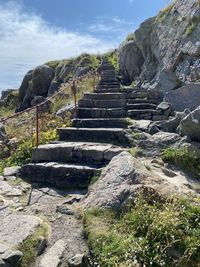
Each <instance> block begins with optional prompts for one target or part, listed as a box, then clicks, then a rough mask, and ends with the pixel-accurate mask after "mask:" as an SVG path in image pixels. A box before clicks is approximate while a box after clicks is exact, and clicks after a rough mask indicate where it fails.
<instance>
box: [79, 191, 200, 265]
mask: <svg viewBox="0 0 200 267" xmlns="http://www.w3.org/2000/svg"><path fill="white" fill-rule="evenodd" d="M199 204H200V200H196V202H191V201H189V200H185V199H171V200H167V201H165V202H163V201H158V200H157V199H156V200H155V201H152V198H150V197H149V198H147V197H144V196H143V194H141V195H140V196H139V197H138V198H137V199H136V200H135V202H134V203H133V205H130V207H129V209H128V210H126V211H121V212H120V213H115V212H114V211H110V210H104V209H93V210H90V211H87V212H86V214H85V217H84V226H85V230H86V234H87V237H88V244H89V247H90V249H91V251H92V254H93V255H94V258H95V260H96V261H97V262H98V264H99V265H100V266H102V267H119V266H123V267H128V266H153V267H159V266H165V267H172V266H174V267H178V266H179V267H186V266H187V267H188V266H190V267H198V266H199V264H200V240H199V234H200V205H199Z"/></svg>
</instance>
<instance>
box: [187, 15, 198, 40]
mask: <svg viewBox="0 0 200 267" xmlns="http://www.w3.org/2000/svg"><path fill="white" fill-rule="evenodd" d="M199 23H200V18H199V17H197V16H194V17H192V18H190V19H189V22H188V26H187V28H186V30H185V33H184V36H186V37H188V36H190V35H191V34H192V33H193V31H194V30H195V29H196V28H197V25H198V24H199Z"/></svg>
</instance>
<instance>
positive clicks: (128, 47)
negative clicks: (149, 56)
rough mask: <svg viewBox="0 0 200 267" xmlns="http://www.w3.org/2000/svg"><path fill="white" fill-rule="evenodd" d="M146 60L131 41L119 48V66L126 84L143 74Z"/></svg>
mask: <svg viewBox="0 0 200 267" xmlns="http://www.w3.org/2000/svg"><path fill="white" fill-rule="evenodd" d="M143 63H144V58H143V56H142V53H141V51H140V50H139V48H138V47H137V45H136V44H135V41H129V42H127V43H125V44H123V45H122V46H121V47H120V48H119V66H120V70H121V72H122V73H123V76H124V81H125V83H130V82H131V81H133V80H135V78H136V77H138V76H139V75H140V73H141V68H142V65H143Z"/></svg>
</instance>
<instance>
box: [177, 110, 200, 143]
mask: <svg viewBox="0 0 200 267" xmlns="http://www.w3.org/2000/svg"><path fill="white" fill-rule="evenodd" d="M180 133H181V134H182V135H187V136H189V137H190V138H191V140H192V141H197V142H200V106H199V107H198V108H196V109H195V110H193V111H192V112H191V113H190V114H188V115H187V116H186V117H185V118H183V119H182V121H181V123H180Z"/></svg>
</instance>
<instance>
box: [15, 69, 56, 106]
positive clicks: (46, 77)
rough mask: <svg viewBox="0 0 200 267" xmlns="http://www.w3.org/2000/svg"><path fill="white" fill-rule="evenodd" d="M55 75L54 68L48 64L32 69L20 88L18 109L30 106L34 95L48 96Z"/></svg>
mask: <svg viewBox="0 0 200 267" xmlns="http://www.w3.org/2000/svg"><path fill="white" fill-rule="evenodd" d="M53 77H54V70H53V69H52V68H50V67H49V66H47V65H42V66H39V67H37V68H35V69H34V70H30V71H29V72H28V73H27V74H26V75H25V77H24V79H23V81H22V84H21V86H20V88H19V107H18V111H21V110H23V109H26V108H28V107H30V106H31V101H32V100H33V99H34V97H36V96H43V97H46V96H47V94H48V90H49V86H50V84H51V81H52V79H53Z"/></svg>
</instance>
